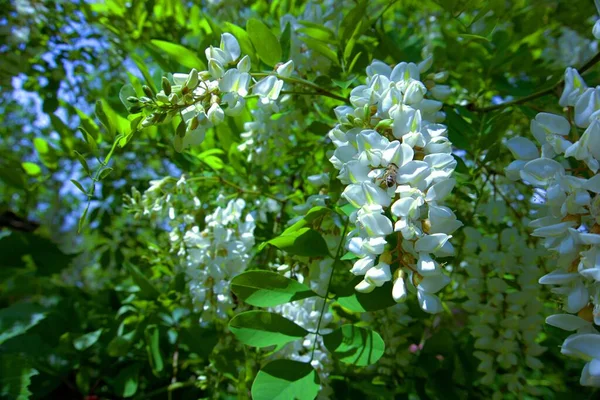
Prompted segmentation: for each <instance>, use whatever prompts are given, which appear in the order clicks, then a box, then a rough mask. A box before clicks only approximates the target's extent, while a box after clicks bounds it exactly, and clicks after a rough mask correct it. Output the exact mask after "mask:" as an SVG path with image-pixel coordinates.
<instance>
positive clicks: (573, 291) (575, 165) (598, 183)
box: [507, 68, 600, 387]
mask: <svg viewBox="0 0 600 400" xmlns="http://www.w3.org/2000/svg"><path fill="white" fill-rule="evenodd" d="M560 105H561V106H563V107H567V106H568V107H573V109H574V122H575V126H571V124H570V123H569V121H568V120H567V119H566V118H564V117H562V116H559V115H554V114H548V113H540V114H538V115H537V116H536V118H535V119H534V120H533V121H531V131H532V133H533V136H534V137H535V138H536V139H537V140H538V142H539V143H540V144H541V147H542V149H541V156H540V152H539V151H538V148H537V147H536V146H535V144H534V143H533V142H531V141H530V140H529V139H526V138H523V137H516V138H513V139H510V140H509V141H508V142H507V145H508V148H509V149H510V150H511V152H512V153H513V155H514V156H515V158H516V159H517V160H516V161H513V162H512V163H511V164H510V165H509V166H508V167H507V175H508V176H512V177H513V178H519V177H520V178H521V179H522V180H523V181H525V182H528V183H530V184H532V185H533V186H535V187H537V188H540V189H541V190H539V193H538V194H539V195H540V196H543V197H544V199H545V207H544V208H545V210H546V213H547V215H546V216H544V217H541V218H538V219H536V220H534V221H532V222H531V224H530V226H531V227H532V228H534V230H533V232H532V235H533V236H535V237H539V238H541V240H542V243H543V244H544V246H545V247H546V248H547V249H548V250H550V251H552V253H553V255H554V256H555V258H556V263H557V269H556V270H555V271H552V272H551V273H549V274H547V275H545V276H543V277H542V278H541V279H540V283H541V284H544V285H554V286H555V287H554V288H553V289H552V291H553V293H555V294H557V295H560V296H562V297H563V299H564V304H563V309H564V311H565V312H566V313H564V314H559V315H553V316H550V317H548V319H547V320H546V322H547V323H549V324H551V325H554V326H557V327H560V328H562V329H565V330H567V331H572V332H576V333H575V334H574V335H572V336H570V337H569V338H568V339H567V340H565V342H564V343H563V346H562V352H563V353H564V354H568V355H574V356H578V357H580V358H582V359H584V360H585V361H587V364H586V365H585V367H584V369H583V373H582V375H581V381H580V382H581V384H582V385H585V386H596V387H600V333H599V332H598V331H597V329H596V328H595V327H594V326H593V325H594V324H595V325H598V324H600V196H598V194H599V193H600V174H598V173H597V172H598V169H599V167H600V163H599V160H600V120H599V119H598V118H600V87H596V88H588V87H587V86H586V84H585V82H584V81H583V80H582V78H581V76H579V74H578V72H577V71H576V70H575V69H573V68H567V70H566V72H565V89H564V92H563V94H562V96H561V98H560ZM577 128H585V131H584V132H583V134H582V135H581V136H580V137H579V131H578V129H577Z"/></svg>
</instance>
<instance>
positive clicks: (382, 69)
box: [328, 58, 462, 313]
mask: <svg viewBox="0 0 600 400" xmlns="http://www.w3.org/2000/svg"><path fill="white" fill-rule="evenodd" d="M430 65H431V58H429V59H426V60H425V61H424V62H422V63H421V64H419V65H416V64H413V63H405V62H402V63H400V64H398V65H396V66H395V67H394V68H393V69H392V68H391V67H390V66H388V65H387V64H385V63H383V62H381V61H377V60H376V61H374V62H373V63H372V64H371V65H370V66H369V67H367V80H366V84H364V85H360V86H358V87H355V88H354V89H353V90H352V92H351V94H350V102H351V103H352V106H341V107H337V108H336V109H335V113H336V115H337V118H338V122H339V123H338V124H337V125H336V126H335V127H334V128H333V129H332V130H331V131H330V132H329V134H328V135H329V138H330V139H331V141H332V142H333V143H334V145H335V146H336V150H335V151H334V153H333V155H332V157H331V158H330V161H331V163H332V164H333V165H334V167H335V168H336V169H338V170H339V171H340V172H339V175H338V178H339V179H340V181H341V182H342V183H343V184H345V185H347V186H346V188H345V189H344V191H343V193H342V196H343V197H344V198H345V199H346V200H347V201H348V202H349V203H350V204H351V205H352V206H354V207H355V208H356V211H355V212H354V213H353V214H352V215H351V217H350V218H351V221H352V222H353V223H354V224H355V226H356V228H355V229H354V230H353V231H351V232H350V233H349V235H348V239H349V241H348V249H349V250H350V251H351V252H352V253H354V255H356V256H357V257H358V260H357V261H355V263H354V266H353V267H352V269H351V271H350V272H352V273H353V274H355V275H359V276H364V279H363V280H362V281H361V282H360V283H359V284H358V285H357V286H356V290H358V291H360V292H371V291H372V290H374V289H375V288H376V287H380V286H383V285H384V284H385V283H386V282H389V281H393V283H394V284H393V289H392V296H393V297H394V299H395V300H396V301H397V302H401V301H404V300H405V299H406V296H407V291H409V290H410V291H413V292H416V293H417V298H418V300H419V303H420V305H421V308H422V309H423V310H425V311H427V312H430V313H437V312H439V311H441V309H442V305H441V301H440V299H439V298H438V297H437V296H436V295H435V293H437V292H438V291H440V290H441V289H442V288H443V287H444V286H446V285H447V284H448V283H449V282H450V278H448V276H446V275H445V274H444V273H443V272H442V268H441V266H440V265H439V263H438V261H437V260H436V257H444V256H449V255H452V254H453V252H454V248H453V247H452V245H451V244H450V242H449V239H450V238H451V237H452V236H451V234H452V233H453V232H454V231H456V229H458V228H459V227H460V226H461V225H462V223H461V222H460V221H457V219H456V216H455V215H454V212H453V211H452V210H450V209H449V208H447V207H445V206H444V205H443V200H444V199H445V198H446V197H447V196H448V195H449V194H450V192H451V190H452V188H453V187H454V184H455V180H454V179H453V178H452V173H453V172H454V168H455V167H456V160H455V159H454V157H453V156H452V154H451V151H452V144H451V143H450V141H449V140H448V138H447V127H446V126H445V125H443V124H441V123H440V122H441V121H443V119H444V118H445V115H444V113H442V112H441V111H440V110H441V107H442V103H441V102H440V101H437V100H431V99H428V98H426V97H425V95H426V94H427V93H428V90H427V87H426V86H425V85H424V84H423V83H422V82H421V81H420V80H419V77H420V74H421V72H423V71H424V70H426V69H427V68H429V66H430ZM442 92H443V91H442ZM442 94H443V93H442ZM392 234H394V235H396V240H397V244H396V249H395V250H394V252H395V253H396V256H397V257H398V262H399V263H400V266H401V267H400V268H398V270H397V271H396V272H395V273H393V272H392V270H391V264H393V257H392V252H391V249H390V248H389V245H388V236H390V235H392Z"/></svg>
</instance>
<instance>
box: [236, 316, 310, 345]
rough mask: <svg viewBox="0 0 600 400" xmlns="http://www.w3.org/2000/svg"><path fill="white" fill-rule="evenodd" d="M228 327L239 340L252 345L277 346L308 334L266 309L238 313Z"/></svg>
mask: <svg viewBox="0 0 600 400" xmlns="http://www.w3.org/2000/svg"><path fill="white" fill-rule="evenodd" d="M229 329H230V330H231V332H232V333H233V334H234V335H235V337H236V338H237V339H238V340H239V341H240V342H242V343H244V344H246V345H248V346H252V347H269V346H278V345H282V344H286V343H289V342H292V341H294V340H297V339H301V338H303V337H304V336H306V335H307V334H308V331H307V330H306V329H304V328H302V327H301V326H298V325H296V324H295V323H294V322H292V321H290V320H289V319H286V318H284V317H282V316H281V315H279V314H275V313H270V312H267V311H246V312H243V313H241V314H238V315H236V316H235V317H233V318H232V319H231V321H229Z"/></svg>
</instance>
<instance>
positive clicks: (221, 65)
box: [128, 33, 294, 149]
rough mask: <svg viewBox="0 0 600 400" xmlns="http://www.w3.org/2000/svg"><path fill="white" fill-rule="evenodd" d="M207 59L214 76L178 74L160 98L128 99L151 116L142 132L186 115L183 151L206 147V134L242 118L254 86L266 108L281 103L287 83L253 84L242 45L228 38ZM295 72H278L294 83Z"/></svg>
mask: <svg viewBox="0 0 600 400" xmlns="http://www.w3.org/2000/svg"><path fill="white" fill-rule="evenodd" d="M205 54H206V59H207V60H208V71H200V72H198V71H197V70H196V69H195V68H194V69H192V70H191V71H190V72H189V73H188V74H180V73H176V74H173V75H172V76H170V79H168V78H163V81H162V90H161V91H160V92H159V93H157V94H156V96H155V98H150V97H141V98H139V99H137V100H136V98H135V97H134V98H128V101H130V102H139V103H141V105H142V106H144V107H147V108H148V109H150V110H151V113H149V114H148V115H147V116H146V117H145V118H144V120H143V121H142V127H146V126H151V125H155V124H158V123H164V122H167V121H170V120H171V119H172V118H173V117H175V116H179V115H181V118H182V123H181V128H178V129H177V135H176V137H175V146H176V148H178V149H185V148H187V147H188V146H190V145H198V144H200V143H201V142H202V141H203V140H204V136H205V133H206V131H207V130H208V129H209V128H211V127H213V126H215V125H218V124H220V123H222V122H223V121H224V119H225V116H237V115H240V114H241V112H242V111H243V110H244V107H245V105H246V99H245V97H246V96H248V95H249V94H250V93H249V90H250V84H251V83H253V87H252V94H253V95H256V96H258V98H259V101H260V103H262V104H269V103H272V102H274V101H276V100H277V98H278V97H279V94H280V92H281V89H282V87H283V81H282V80H280V79H278V78H276V77H275V76H274V75H268V76H266V77H264V78H263V79H261V80H259V81H257V82H253V79H252V77H251V75H250V69H251V62H250V57H249V56H248V55H245V56H243V57H241V50H240V45H239V43H238V41H237V39H236V38H235V37H234V36H233V35H231V34H230V33H224V34H222V35H221V44H220V46H219V47H213V46H210V47H209V48H207V49H206V51H205ZM293 68H294V63H293V62H292V61H288V62H287V63H285V64H282V65H279V66H278V67H277V68H276V71H275V72H276V73H277V74H278V75H279V76H281V77H289V76H290V75H291V73H292V71H293ZM147 95H148V96H151V95H152V94H151V93H147ZM140 109H141V108H140Z"/></svg>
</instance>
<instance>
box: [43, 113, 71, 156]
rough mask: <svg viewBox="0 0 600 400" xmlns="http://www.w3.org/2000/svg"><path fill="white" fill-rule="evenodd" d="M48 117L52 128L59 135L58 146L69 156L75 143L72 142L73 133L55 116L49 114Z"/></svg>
mask: <svg viewBox="0 0 600 400" xmlns="http://www.w3.org/2000/svg"><path fill="white" fill-rule="evenodd" d="M49 117H50V121H51V122H52V127H53V128H54V129H55V130H56V132H57V133H58V134H59V135H60V145H61V147H62V149H63V150H64V151H65V152H66V153H67V154H71V152H72V151H73V146H74V145H75V141H74V140H73V132H72V131H71V128H69V127H68V126H67V125H65V123H64V122H63V121H62V120H61V119H60V118H58V117H57V116H56V115H54V114H50V115H49Z"/></svg>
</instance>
